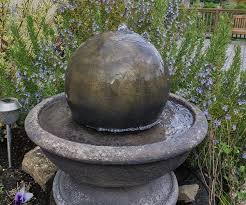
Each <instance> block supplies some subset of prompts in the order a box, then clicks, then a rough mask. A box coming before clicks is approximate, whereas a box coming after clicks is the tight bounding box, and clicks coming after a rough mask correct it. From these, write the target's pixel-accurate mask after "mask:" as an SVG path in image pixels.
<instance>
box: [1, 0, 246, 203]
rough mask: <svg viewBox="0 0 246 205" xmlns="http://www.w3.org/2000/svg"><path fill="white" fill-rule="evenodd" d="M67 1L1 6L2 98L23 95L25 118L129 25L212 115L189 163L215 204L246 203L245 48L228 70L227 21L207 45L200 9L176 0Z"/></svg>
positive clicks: (176, 86)
mask: <svg viewBox="0 0 246 205" xmlns="http://www.w3.org/2000/svg"><path fill="white" fill-rule="evenodd" d="M2 1H3V0H2ZM60 2H61V1H57V2H56V1H53V2H50V1H45V3H44V4H42V5H39V6H38V8H37V9H33V6H32V2H31V1H30V0H25V1H24V3H22V4H20V5H19V6H17V7H16V6H10V4H9V1H7V0H5V1H4V2H2V3H1V5H2V7H1V9H2V14H3V15H2V16H3V18H2V19H3V20H2V22H1V31H2V32H1V42H4V43H2V44H1V52H0V96H15V97H17V98H19V99H20V100H21V103H22V104H23V106H24V109H23V117H24V116H25V114H26V113H27V112H28V111H29V110H30V109H31V108H32V107H33V106H34V105H36V104H37V103H38V102H40V101H41V100H42V99H43V98H46V97H48V96H51V95H54V94H56V93H59V92H62V91H63V90H64V88H63V87H64V72H65V70H66V66H67V62H68V61H69V59H70V56H71V54H72V53H73V52H74V50H75V49H76V48H77V47H78V46H79V45H80V44H81V43H82V42H84V41H85V40H87V39H88V38H89V37H91V36H92V35H95V34H98V33H101V32H104V31H108V30H116V29H117V28H121V29H123V28H124V25H123V24H126V25H127V26H128V27H129V28H130V29H131V30H133V31H135V32H137V33H139V34H140V35H143V37H144V38H146V39H147V40H149V41H150V42H152V43H153V44H154V45H155V46H156V48H157V49H158V50H159V52H160V54H161V55H162V57H163V59H164V60H165V61H166V62H168V64H169V70H170V73H171V75H172V88H171V90H172V92H174V93H177V94H179V95H181V96H183V97H185V98H186V99H188V100H190V101H191V102H193V103H194V104H196V105H197V106H199V107H200V108H201V109H202V110H203V112H204V113H205V114H206V116H207V119H208V122H209V132H208V136H207V138H206V140H205V141H204V142H203V144H202V145H201V146H200V147H199V148H198V149H197V150H195V151H194V152H193V154H192V156H191V157H190V160H189V161H190V164H191V165H192V166H195V167H199V168H200V169H201V172H202V173H203V176H204V179H206V180H205V183H206V186H207V188H208V190H209V193H210V204H212V202H213V201H214V200H215V199H217V200H219V202H220V204H226V205H227V204H230V205H231V204H237V205H238V203H239V202H240V201H242V200H245V199H246V197H245V192H244V191H245V190H244V191H243V190H242V186H243V184H244V183H245V177H246V167H245V161H246V159H245V158H246V156H245V151H246V147H245V144H246V143H245V142H246V126H245V122H246V72H245V71H242V70H240V66H241V62H240V48H237V49H236V53H235V56H234V59H233V63H232V65H231V66H230V68H229V69H228V70H225V69H223V68H222V67H223V65H224V63H225V60H226V49H227V47H228V45H229V43H230V38H231V33H230V21H229V19H228V18H227V16H221V17H220V23H219V24H218V26H217V28H216V29H215V31H214V33H213V35H212V37H211V39H210V44H209V45H208V44H207V43H206V42H207V40H206V38H205V31H206V28H205V26H204V24H203V22H202V21H201V19H200V18H199V15H198V14H197V12H196V11H195V10H194V11H193V12H191V11H187V10H185V9H182V10H180V11H179V10H178V1H176V0H173V1H164V0H155V1H147V0H135V1H122V0H114V1H89V0H84V1H75V0H73V1H69V3H60ZM54 5H55V6H56V7H57V8H58V9H57V11H56V14H55V15H54V18H50V15H51V13H50V11H52V9H54ZM52 19H53V20H52Z"/></svg>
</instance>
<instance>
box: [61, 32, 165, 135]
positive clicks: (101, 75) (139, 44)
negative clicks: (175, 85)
mask: <svg viewBox="0 0 246 205" xmlns="http://www.w3.org/2000/svg"><path fill="white" fill-rule="evenodd" d="M65 84H66V86H65V87H66V88H65V92H66V98H67V102H68V105H69V107H70V109H71V112H72V117H73V119H74V120H75V121H76V122H77V123H79V124H81V125H85V126H88V127H92V128H95V129H97V130H101V131H114V132H121V131H127V130H131V131H133V130H142V129H147V128H149V127H151V126H153V125H155V124H156V122H157V121H158V118H159V116H160V114H161V113H162V110H163V108H164V105H165V103H166V101H167V98H168V93H169V74H168V68H167V66H166V65H165V64H164V62H163V61H162V59H161V56H160V54H159V53H158V51H157V50H156V48H155V47H154V46H153V45H152V44H151V43H149V42H147V41H146V40H145V39H144V38H142V37H141V36H140V35H138V34H136V33H133V32H130V31H129V32H127V31H126V30H125V29H123V30H122V29H121V30H119V31H115V32H106V33H103V34H99V35H96V36H94V37H92V38H90V39H89V40H87V41H86V42H85V43H83V44H82V45H81V46H80V47H79V48H78V49H77V50H76V52H75V53H74V55H73V57H72V59H71V61H70V63H69V65H68V69H67V73H66V80H65Z"/></svg>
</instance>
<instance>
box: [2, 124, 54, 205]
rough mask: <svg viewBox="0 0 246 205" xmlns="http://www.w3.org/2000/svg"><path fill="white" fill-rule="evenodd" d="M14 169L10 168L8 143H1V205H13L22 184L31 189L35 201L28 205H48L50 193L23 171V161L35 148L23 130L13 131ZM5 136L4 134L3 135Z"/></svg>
mask: <svg viewBox="0 0 246 205" xmlns="http://www.w3.org/2000/svg"><path fill="white" fill-rule="evenodd" d="M12 135H13V141H12V153H11V154H12V168H11V169H9V168H8V157H7V156H8V154H7V142H6V139H5V138H4V139H3V142H0V204H1V205H12V204H13V200H14V194H15V192H16V190H17V188H18V187H20V186H21V184H23V183H25V184H26V186H27V187H29V192H31V193H33V195H34V197H33V199H32V200H31V201H30V202H29V203H27V205H48V204H49V195H50V193H46V192H44V191H43V190H42V189H41V188H40V186H39V185H38V184H36V183H35V181H34V180H33V178H32V177H31V176H29V175H28V174H26V173H25V172H23V171H22V170H21V162H22V159H23V157H24V155H25V153H27V152H28V151H29V150H31V149H33V148H34V147H35V144H33V143H32V142H31V141H30V140H29V138H28V137H27V135H26V133H25V130H24V129H23V128H14V129H12ZM2 136H3V133H2Z"/></svg>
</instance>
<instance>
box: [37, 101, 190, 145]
mask: <svg viewBox="0 0 246 205" xmlns="http://www.w3.org/2000/svg"><path fill="white" fill-rule="evenodd" d="M147 114H148V113H146V115H147ZM39 119H40V125H41V127H42V128H43V129H44V130H47V131H48V132H50V133H52V134H53V135H56V136H58V137H60V138H63V139H66V140H69V141H74V142H79V143H85V144H93V145H98V146H103V145H104V146H129V145H133V146H136V145H144V144H151V143H155V142H160V141H163V140H165V139H167V138H170V137H175V136H177V135H180V134H182V133H183V132H185V131H186V130H188V129H189V128H190V127H191V125H192V123H193V116H192V114H191V112H190V111H189V110H188V109H187V108H186V107H184V106H183V105H181V104H177V103H176V102H173V101H168V102H167V104H166V107H165V108H164V111H163V113H162V115H161V117H160V119H159V123H158V124H157V125H156V126H154V127H152V128H151V129H149V130H144V131H141V132H140V131H139V132H125V133H109V132H97V131H95V130H94V129H91V128H87V127H84V126H81V125H78V124H77V123H76V122H74V121H73V120H72V116H71V112H70V109H69V107H68V105H67V103H66V101H65V98H64V99H63V100H60V101H56V102H55V103H54V104H51V105H49V106H48V107H47V108H45V109H44V110H42V111H41V113H40V115H39Z"/></svg>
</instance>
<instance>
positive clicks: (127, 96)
mask: <svg viewBox="0 0 246 205" xmlns="http://www.w3.org/2000/svg"><path fill="white" fill-rule="evenodd" d="M168 94H169V76H168V70H167V67H166V66H165V63H163V61H162V59H161V57H160V54H159V53H158V51H157V50H156V49H155V48H154V46H153V45H152V44H150V43H149V42H147V41H145V40H144V39H143V38H142V37H141V36H139V35H138V34H136V33H133V32H129V31H123V32H122V31H116V32H107V33H103V34H100V35H96V36H94V37H92V38H91V39H89V40H88V41H87V42H85V43H84V44H82V45H81V46H80V48H78V49H77V51H76V52H75V54H74V55H73V57H72V59H71V62H70V64H69V66H68V70H67V73H66V92H65V95H64V94H60V95H57V96H54V97H51V98H49V99H46V100H44V101H43V102H41V103H40V104H38V105H37V106H36V107H35V108H34V109H33V110H32V111H31V112H30V113H29V115H28V117H27V119H26V122H25V127H26V131H27V134H28V136H29V137H30V139H31V140H33V141H34V142H35V143H36V144H37V145H39V146H40V147H41V149H42V150H43V151H44V153H45V154H46V155H47V156H48V158H49V159H50V160H51V161H52V162H53V163H54V164H56V165H57V167H58V168H59V169H60V170H61V171H58V173H57V175H56V177H55V180H54V184H53V195H54V199H55V201H56V204H57V205H61V204H68V205H79V204H88V205H99V204H100V205H101V204H105V205H110V204H112V205H142V204H148V205H165V204H166V205H174V204H176V201H177V195H178V186H177V180H176V177H175V175H174V174H173V173H172V170H174V169H175V168H177V167H178V166H179V165H180V164H181V163H183V162H184V160H185V159H186V158H187V156H188V153H189V152H190V151H191V150H192V148H194V147H195V146H197V145H198V144H199V143H200V142H201V141H202V140H203V138H204V137H205V135H206V132H207V121H206V118H205V116H204V115H203V113H202V112H201V111H200V110H199V109H197V108H196V107H195V106H193V105H191V104H190V103H188V102H187V101H186V100H184V99H183V98H180V97H178V96H176V95H173V94H170V95H169V99H168ZM167 100H168V101H167ZM164 106H165V107H164ZM99 131H103V132H99Z"/></svg>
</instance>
